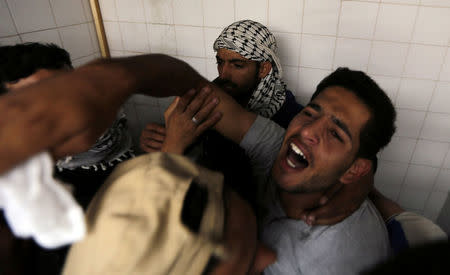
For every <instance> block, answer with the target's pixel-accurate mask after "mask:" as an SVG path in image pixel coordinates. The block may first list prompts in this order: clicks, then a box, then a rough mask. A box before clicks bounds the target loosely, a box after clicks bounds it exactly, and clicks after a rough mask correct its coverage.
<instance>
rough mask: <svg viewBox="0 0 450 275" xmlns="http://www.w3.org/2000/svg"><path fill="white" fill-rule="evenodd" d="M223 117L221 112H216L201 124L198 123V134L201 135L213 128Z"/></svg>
mask: <svg viewBox="0 0 450 275" xmlns="http://www.w3.org/2000/svg"><path fill="white" fill-rule="evenodd" d="M221 118H222V113H221V112H216V113H214V114H212V115H211V116H209V117H208V119H206V120H205V121H203V122H202V123H201V124H199V125H198V127H197V131H196V136H199V135H201V134H202V133H203V132H204V131H205V130H207V129H209V128H211V127H212V126H214V125H215V124H216V123H217V122H219V120H220V119H221Z"/></svg>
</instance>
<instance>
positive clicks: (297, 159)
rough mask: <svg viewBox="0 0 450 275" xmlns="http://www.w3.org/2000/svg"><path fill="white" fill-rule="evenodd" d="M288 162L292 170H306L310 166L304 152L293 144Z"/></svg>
mask: <svg viewBox="0 0 450 275" xmlns="http://www.w3.org/2000/svg"><path fill="white" fill-rule="evenodd" d="M286 162H287V164H288V165H289V167H291V168H295V169H297V168H306V167H308V165H309V161H308V160H307V159H306V157H305V154H304V153H303V152H302V150H301V149H300V148H299V147H298V146H297V145H295V144H294V143H293V142H291V143H290V144H289V148H288V151H287V157H286Z"/></svg>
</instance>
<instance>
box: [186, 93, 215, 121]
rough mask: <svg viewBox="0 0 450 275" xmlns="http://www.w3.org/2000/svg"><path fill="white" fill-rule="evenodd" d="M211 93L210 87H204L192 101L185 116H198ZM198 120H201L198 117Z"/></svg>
mask: <svg viewBox="0 0 450 275" xmlns="http://www.w3.org/2000/svg"><path fill="white" fill-rule="evenodd" d="M210 93H211V88H210V87H208V86H206V87H203V88H202V89H201V90H200V92H199V93H198V94H197V95H196V96H195V97H194V98H193V99H192V101H191V102H190V103H189V104H188V105H187V106H186V110H185V114H186V115H187V116H188V117H193V116H194V115H196V114H197V112H199V110H200V108H202V106H203V104H204V103H205V100H206V99H207V98H208V96H209V94H210ZM196 118H197V119H199V118H198V117H197V116H196ZM200 121H201V120H200Z"/></svg>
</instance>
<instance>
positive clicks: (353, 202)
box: [301, 172, 373, 225]
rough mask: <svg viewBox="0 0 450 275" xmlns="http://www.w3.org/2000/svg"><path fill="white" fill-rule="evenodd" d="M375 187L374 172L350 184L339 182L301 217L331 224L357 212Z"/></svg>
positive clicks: (309, 220)
mask: <svg viewBox="0 0 450 275" xmlns="http://www.w3.org/2000/svg"><path fill="white" fill-rule="evenodd" d="M372 188H373V173H371V172H370V173H368V174H367V175H365V176H364V177H362V178H361V179H360V180H359V181H357V182H354V183H349V184H342V183H337V184H335V185H334V186H332V187H331V188H330V189H328V190H327V191H326V192H325V193H324V195H323V196H322V197H321V198H320V200H319V204H320V206H319V207H318V208H316V209H314V210H312V211H309V212H308V211H305V212H304V213H303V214H302V216H301V219H302V220H303V221H304V222H306V223H307V224H309V225H316V224H318V225H331V224H335V223H338V222H340V221H342V220H344V219H345V218H347V217H348V216H350V215H351V214H352V213H353V212H355V211H356V210H357V209H358V208H359V207H360V206H361V204H362V203H363V201H364V200H365V199H366V198H367V195H368V194H369V192H370V191H371V190H372Z"/></svg>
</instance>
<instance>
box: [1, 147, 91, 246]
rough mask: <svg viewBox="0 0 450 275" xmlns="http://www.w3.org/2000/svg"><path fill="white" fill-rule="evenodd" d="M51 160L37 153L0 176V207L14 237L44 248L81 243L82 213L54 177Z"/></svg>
mask: <svg viewBox="0 0 450 275" xmlns="http://www.w3.org/2000/svg"><path fill="white" fill-rule="evenodd" d="M53 167H54V166H53V161H52V159H51V157H50V155H49V154H48V153H40V154H38V155H36V156H34V157H32V158H30V159H29V160H27V161H26V162H24V163H22V164H21V165H19V166H17V167H16V168H14V169H13V170H11V171H8V172H7V173H5V174H3V175H1V176H0V208H3V210H4V214H5V218H6V220H7V221H8V224H9V226H10V228H11V231H12V232H13V233H14V235H16V236H18V237H22V238H27V237H33V238H34V239H35V240H36V242H37V243H38V244H39V245H41V246H43V247H45V248H56V247H58V246H62V245H66V244H70V243H72V242H75V241H78V240H81V239H82V238H83V237H84V235H85V232H86V225H85V221H84V215H83V210H82V209H81V207H80V206H79V205H78V204H77V203H76V202H75V200H74V199H73V197H72V196H71V194H70V193H69V192H68V191H67V190H66V189H65V188H64V187H63V186H62V185H61V183H59V182H57V181H56V180H55V179H54V178H53V177H52V173H53Z"/></svg>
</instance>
